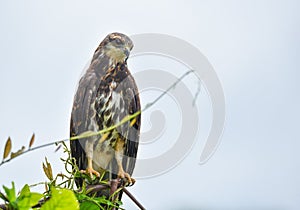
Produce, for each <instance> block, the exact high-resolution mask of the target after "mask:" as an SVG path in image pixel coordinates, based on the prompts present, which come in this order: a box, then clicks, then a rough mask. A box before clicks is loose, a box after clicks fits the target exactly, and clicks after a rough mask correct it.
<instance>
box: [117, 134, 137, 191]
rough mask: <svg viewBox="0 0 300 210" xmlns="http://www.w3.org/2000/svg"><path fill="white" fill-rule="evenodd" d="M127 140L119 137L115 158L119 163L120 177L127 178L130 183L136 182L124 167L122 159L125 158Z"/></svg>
mask: <svg viewBox="0 0 300 210" xmlns="http://www.w3.org/2000/svg"><path fill="white" fill-rule="evenodd" d="M124 144H125V141H124V140H123V139H120V138H119V139H118V140H117V142H116V146H115V158H116V161H117V164H118V177H119V178H121V179H124V178H126V179H127V181H128V182H129V184H130V185H133V184H134V183H135V179H133V178H131V176H130V175H129V174H128V173H126V172H125V171H124V169H123V165H122V160H123V151H124Z"/></svg>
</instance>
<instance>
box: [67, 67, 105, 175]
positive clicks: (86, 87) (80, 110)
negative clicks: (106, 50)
mask: <svg viewBox="0 0 300 210" xmlns="http://www.w3.org/2000/svg"><path fill="white" fill-rule="evenodd" d="M99 81H100V79H99V76H97V75H96V74H95V73H93V72H89V71H88V72H87V73H86V74H85V75H84V76H83V77H82V78H81V79H80V82H79V86H78V89H77V92H76V94H75V97H74V103H73V108H72V114H71V125H70V136H71V137H73V136H78V135H80V134H82V133H83V132H86V131H88V130H90V129H91V128H89V125H90V120H91V118H92V116H93V115H94V110H93V109H92V108H93V107H92V106H91V104H92V103H93V101H94V100H95V97H96V93H97V92H96V91H95V88H97V87H98V86H99ZM86 140H87V139H80V140H72V141H71V142H70V147H71V154H72V157H74V158H75V160H76V164H77V166H78V168H79V170H85V169H86V167H87V161H86V154H85V148H84V147H85V141H86ZM89 140H90V138H89Z"/></svg>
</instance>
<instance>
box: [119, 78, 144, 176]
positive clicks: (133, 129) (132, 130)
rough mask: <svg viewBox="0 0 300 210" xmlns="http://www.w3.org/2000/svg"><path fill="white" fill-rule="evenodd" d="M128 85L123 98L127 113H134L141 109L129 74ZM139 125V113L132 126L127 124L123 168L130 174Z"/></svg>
mask: <svg viewBox="0 0 300 210" xmlns="http://www.w3.org/2000/svg"><path fill="white" fill-rule="evenodd" d="M127 80H128V82H127V83H128V87H127V89H126V91H125V98H126V100H127V101H128V102H127V103H128V109H129V114H130V115H132V114H135V113H136V112H138V111H140V110H141V106H140V98H139V93H138V89H137V86H136V84H135V81H134V79H133V77H132V76H131V75H129V76H128V78H127ZM140 127H141V115H138V116H137V117H136V121H135V123H134V124H133V125H132V126H129V131H128V136H127V140H126V144H125V149H124V158H123V168H124V170H125V171H126V172H127V173H129V174H130V175H132V173H133V170H134V167H135V163H136V155H137V151H138V146H139V138H140Z"/></svg>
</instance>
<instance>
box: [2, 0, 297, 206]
mask: <svg viewBox="0 0 300 210" xmlns="http://www.w3.org/2000/svg"><path fill="white" fill-rule="evenodd" d="M299 7H300V3H299V1H297V0H273V1H271V0H261V1H259V0H244V1H238V0H225V1H224V0H223V1H222V0H211V1H207V0H199V1H196V0H195V1H188V0H187V1H169V0H168V1H158V0H152V1H143V2H142V1H137V0H136V1H96V0H94V1H91V0H87V1H77V0H73V1H71V0H69V1H58V0H53V1H47V2H45V1H44V2H42V1H37V0H27V1H16V0H10V1H7V0H1V1H0V32H1V33H0V34H1V39H0V98H1V103H0V151H2V150H3V147H4V144H5V141H6V139H7V137H8V136H11V138H12V140H13V150H14V151H15V150H17V149H19V148H20V147H21V146H22V145H26V146H27V144H28V141H29V138H30V136H31V135H32V133H33V132H35V133H36V138H37V139H36V143H35V144H36V145H39V144H44V143H47V142H51V141H54V140H59V139H64V138H66V137H68V134H69V118H70V111H71V106H72V100H73V95H74V91H75V88H76V85H77V82H78V79H79V76H80V75H81V74H82V70H83V68H84V66H85V65H86V63H87V62H88V60H89V59H90V57H91V56H92V54H93V52H94V50H95V49H96V47H97V46H98V44H99V42H100V41H101V40H102V39H103V38H104V37H105V36H106V35H107V34H108V33H110V32H114V31H119V32H122V33H126V34H128V35H132V34H139V33H150V32H151V33H162V34H169V35H172V36H176V37H178V38H180V39H183V40H185V41H187V42H189V43H191V44H193V45H194V46H195V47H197V48H198V49H199V50H200V51H201V52H202V53H203V54H204V55H205V56H206V57H207V58H208V60H209V61H210V63H211V64H212V65H213V66H214V68H215V71H216V73H217V75H218V77H219V79H220V81H221V83H222V86H223V89H224V93H225V97H226V126H225V130H224V133H223V136H222V141H221V144H220V145H219V147H218V149H217V151H216V153H215V154H214V155H213V156H212V158H211V159H210V160H209V161H208V162H207V163H206V164H204V165H199V164H198V163H199V157H200V153H201V149H202V147H203V144H204V142H205V136H206V135H207V133H208V129H209V124H210V120H211V116H210V113H211V110H210V105H209V100H208V96H207V94H206V93H205V91H202V92H201V95H200V97H199V98H198V100H197V104H198V107H200V113H199V119H200V124H201V128H200V129H199V134H198V140H197V141H196V143H195V145H194V146H193V148H192V150H191V151H190V153H189V154H187V156H186V158H185V159H184V160H183V161H182V162H181V163H180V164H179V165H177V167H175V168H173V169H172V170H170V171H168V172H166V173H164V174H161V175H159V176H156V177H150V178H145V179H139V180H138V182H137V184H136V185H135V186H134V187H132V188H131V189H130V191H131V192H132V193H133V194H134V195H135V196H136V197H137V198H138V199H139V200H140V202H141V203H142V204H143V205H144V206H145V207H146V208H147V209H176V210H177V209H178V210H179V209H201V210H221V209H222V210H223V209H228V210H231V209H233V210H238V209H249V210H250V209H251V210H258V209H259V210H260V209H268V210H271V209H272V210H273V209H276V210H297V209H299V208H300V200H299V197H300V180H299V177H300V169H299V167H300V153H299V149H300V141H299V133H298V131H299V118H300V112H299V106H300V100H299V88H300V85H299V82H298V78H299V77H300V74H299V73H298V70H299V67H300V62H299V53H300V52H299V50H300V42H299V41H300V40H299V37H300V24H299V23H300V22H299V21H300V15H299ZM140 59H143V58H142V57H141V58H140ZM130 62H132V63H130ZM139 62H143V61H141V60H139V61H134V59H132V61H130V60H129V66H131V67H132V71H133V72H139V71H142V70H143V69H142V68H150V67H153V66H154V67H155V68H159V67H160V66H163V68H162V69H164V71H167V72H172V73H173V74H175V75H181V74H180V73H179V72H180V71H179V70H178V68H181V67H180V66H179V65H178V64H177V70H174V69H176V68H173V66H172V65H175V66H176V64H172V65H171V64H170V65H166V64H167V63H168V62H171V61H167V60H160V59H154V58H153V59H151V58H145V60H144V62H145V65H144V66H143V65H142V66H139V65H138V63H139ZM135 66H137V67H139V68H135V69H134V68H133V67H135ZM168 66H172V68H168ZM297 69H298V70H297ZM190 81H191V82H189V83H187V85H189V87H190V88H191V90H193V89H194V88H193V86H195V87H196V85H195V81H192V80H190ZM149 95H150V96H149ZM149 95H147V94H144V95H142V103H143V104H144V105H145V104H146V102H147V101H148V100H149V98H151V97H153V95H155V93H151V94H150V93H149ZM168 100H169V101H170V102H169V103H172V102H171V100H170V99H168V98H166V99H165V103H163V101H162V103H161V104H160V105H161V106H159V104H158V105H157V106H158V108H161V109H162V110H164V109H163V108H164V106H169V105H170V107H173V106H171V104H168ZM163 104H165V105H163ZM170 107H167V109H165V110H168V113H167V111H166V119H167V120H168V119H169V118H168V116H172V117H174V119H175V120H171V121H175V122H176V120H178V119H180V113H179V112H180V111H178V110H177V109H176V107H174V108H170ZM170 110H171V111H173V112H171V113H169V112H170ZM181 111H182V110H181ZM178 113H179V114H178ZM182 114H184V113H182ZM149 115H150V114H149V113H148V114H147V113H145V115H144V116H143V130H147V129H148V128H149V123H148V121H149V119H148V117H149ZM176 116H177V118H176ZM172 119H173V118H172ZM169 121H170V120H169ZM167 122H168V121H167ZM191 123H192V122H191ZM177 125H178V123H174V122H173V123H167V125H166V126H167V127H166V129H167V131H166V132H165V133H164V134H163V135H162V137H161V138H160V139H159V140H158V141H156V142H155V143H153V144H152V145H142V147H141V150H140V151H139V157H140V158H147V157H151V156H156V155H159V154H160V153H163V150H164V149H166V150H167V148H168V147H169V146H170V145H168V144H170V142H172V139H174V136H172V135H174V133H176V132H170V131H177V130H178V129H177V127H176V126H177ZM169 141H170V142H169ZM160 142H162V145H164V146H163V147H161V148H160V150H161V151H160V152H158V151H157V150H159V149H157V148H158V146H159V145H160ZM168 142H169V143H168ZM54 150H55V147H49V148H46V149H41V150H39V151H35V152H32V153H30V154H26V155H24V156H23V157H20V158H18V159H15V160H13V161H12V162H10V163H9V164H6V165H3V166H2V167H0V184H1V185H3V184H4V185H10V182H11V181H15V182H16V184H17V186H18V187H19V188H20V187H22V186H23V185H24V184H25V183H29V184H33V183H36V182H40V181H45V180H46V178H45V176H44V175H43V172H42V167H41V163H42V161H43V160H44V157H45V156H47V157H48V159H49V161H50V162H51V163H52V164H53V167H54V170H55V171H56V172H60V171H61V170H63V167H62V165H61V163H60V162H59V157H60V155H61V154H60V153H54ZM0 155H2V153H1V152H0ZM36 190H39V189H38V188H37V189H36ZM123 201H124V203H125V205H124V207H126V208H127V209H136V207H135V206H134V205H133V204H132V203H131V202H130V201H129V200H128V199H126V197H125V196H124V200H123Z"/></svg>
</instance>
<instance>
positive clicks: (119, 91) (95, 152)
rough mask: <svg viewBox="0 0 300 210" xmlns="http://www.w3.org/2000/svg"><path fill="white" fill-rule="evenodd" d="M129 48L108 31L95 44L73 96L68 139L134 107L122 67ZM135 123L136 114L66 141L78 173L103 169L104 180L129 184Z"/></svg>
mask: <svg viewBox="0 0 300 210" xmlns="http://www.w3.org/2000/svg"><path fill="white" fill-rule="evenodd" d="M132 48H133V43H132V41H131V40H130V38H129V37H128V36H126V35H124V34H121V33H111V34H109V35H107V36H106V37H105V39H104V40H103V41H102V42H101V43H100V45H99V46H98V48H97V49H96V51H95V53H94V55H93V58H92V60H91V62H90V65H89V67H88V69H87V70H86V72H85V73H84V75H83V76H82V77H81V79H80V81H79V86H78V89H77V92H76V94H75V97H74V102H73V107H72V114H71V126H70V136H71V137H74V136H79V135H83V134H84V133H86V132H87V133H88V132H98V131H100V130H102V129H106V128H109V127H111V126H113V125H116V124H118V123H120V121H121V120H122V119H124V117H127V116H129V115H132V114H134V113H137V112H138V111H140V99H139V94H138V89H137V85H136V83H135V80H134V78H133V77H132V75H131V73H130V71H129V70H128V67H127V59H128V57H129V53H130V51H131V49H132ZM140 121H141V120H140V115H138V116H137V117H136V118H134V119H132V120H131V121H128V122H126V123H123V124H121V125H120V126H118V127H116V128H115V129H113V130H111V131H109V132H107V133H104V134H102V135H95V136H90V137H86V138H83V139H78V140H72V141H71V142H70V147H71V154H72V157H74V158H75V160H76V164H77V166H78V168H79V169H80V170H81V172H84V173H87V174H89V175H90V176H93V175H96V176H98V177H99V176H100V173H102V172H108V174H109V179H114V178H121V179H126V180H127V182H129V183H130V184H133V183H134V179H133V178H131V175H132V173H133V169H134V166H135V160H136V155H137V150H138V142H139V136H140ZM77 182H78V180H77ZM79 183H82V180H81V181H79Z"/></svg>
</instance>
